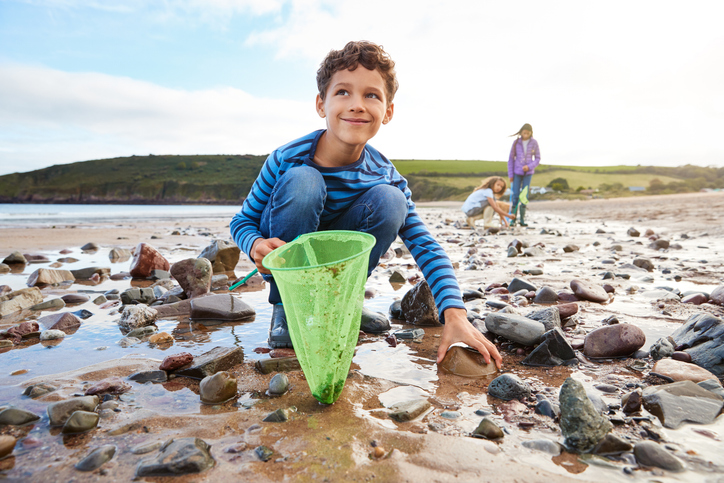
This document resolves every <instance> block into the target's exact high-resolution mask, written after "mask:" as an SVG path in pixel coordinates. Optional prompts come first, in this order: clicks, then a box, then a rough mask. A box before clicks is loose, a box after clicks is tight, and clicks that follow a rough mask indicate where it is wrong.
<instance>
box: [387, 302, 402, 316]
mask: <svg viewBox="0 0 724 483" xmlns="http://www.w3.org/2000/svg"><path fill="white" fill-rule="evenodd" d="M389 312H390V317H392V318H393V319H397V320H405V314H404V312H402V301H401V300H395V301H394V302H392V304H391V305H390V309H389Z"/></svg>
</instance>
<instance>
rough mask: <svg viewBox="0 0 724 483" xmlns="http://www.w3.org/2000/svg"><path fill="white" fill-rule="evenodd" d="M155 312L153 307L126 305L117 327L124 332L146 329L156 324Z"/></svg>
mask: <svg viewBox="0 0 724 483" xmlns="http://www.w3.org/2000/svg"><path fill="white" fill-rule="evenodd" d="M156 317H157V312H156V309H154V308H153V307H148V306H147V305H144V304H138V305H126V306H124V307H123V312H122V313H121V319H120V320H119V321H118V325H119V326H120V327H121V328H122V329H125V330H129V331H130V330H133V329H137V328H139V327H146V326H147V325H152V324H153V323H154V322H156Z"/></svg>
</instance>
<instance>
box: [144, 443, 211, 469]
mask: <svg viewBox="0 0 724 483" xmlns="http://www.w3.org/2000/svg"><path fill="white" fill-rule="evenodd" d="M210 450H211V447H210V446H209V445H208V444H207V443H206V442H205V441H204V440H202V439H199V438H179V439H171V440H169V441H167V442H166V443H164V445H163V446H162V447H161V452H160V454H159V455H158V456H157V457H156V458H155V459H148V460H143V461H141V462H140V463H139V464H138V466H137V467H136V476H137V477H147V476H179V475H187V474H191V473H201V472H202V471H205V470H207V469H209V468H211V467H212V466H214V464H215V461H214V458H212V457H211V451H210Z"/></svg>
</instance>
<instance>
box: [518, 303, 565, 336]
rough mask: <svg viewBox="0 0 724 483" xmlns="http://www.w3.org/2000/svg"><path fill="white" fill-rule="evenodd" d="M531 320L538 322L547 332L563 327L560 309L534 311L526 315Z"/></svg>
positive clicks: (550, 308) (548, 308)
mask: <svg viewBox="0 0 724 483" xmlns="http://www.w3.org/2000/svg"><path fill="white" fill-rule="evenodd" d="M526 317H528V318H529V319H532V320H537V321H538V322H540V323H541V324H543V327H544V328H545V330H546V332H547V331H549V330H553V329H555V328H556V327H561V315H560V310H559V309H558V307H547V308H545V309H540V310H534V311H533V312H531V313H529V314H528V315H526Z"/></svg>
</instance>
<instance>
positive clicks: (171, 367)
mask: <svg viewBox="0 0 724 483" xmlns="http://www.w3.org/2000/svg"><path fill="white" fill-rule="evenodd" d="M193 360H194V356H192V355H191V354H189V353H188V352H179V353H178V354H174V355H170V356H166V358H165V359H164V360H163V362H161V366H160V367H159V369H160V370H162V371H168V372H173V371H175V370H176V369H178V368H180V367H183V366H186V365H189V364H191V362H193Z"/></svg>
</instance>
